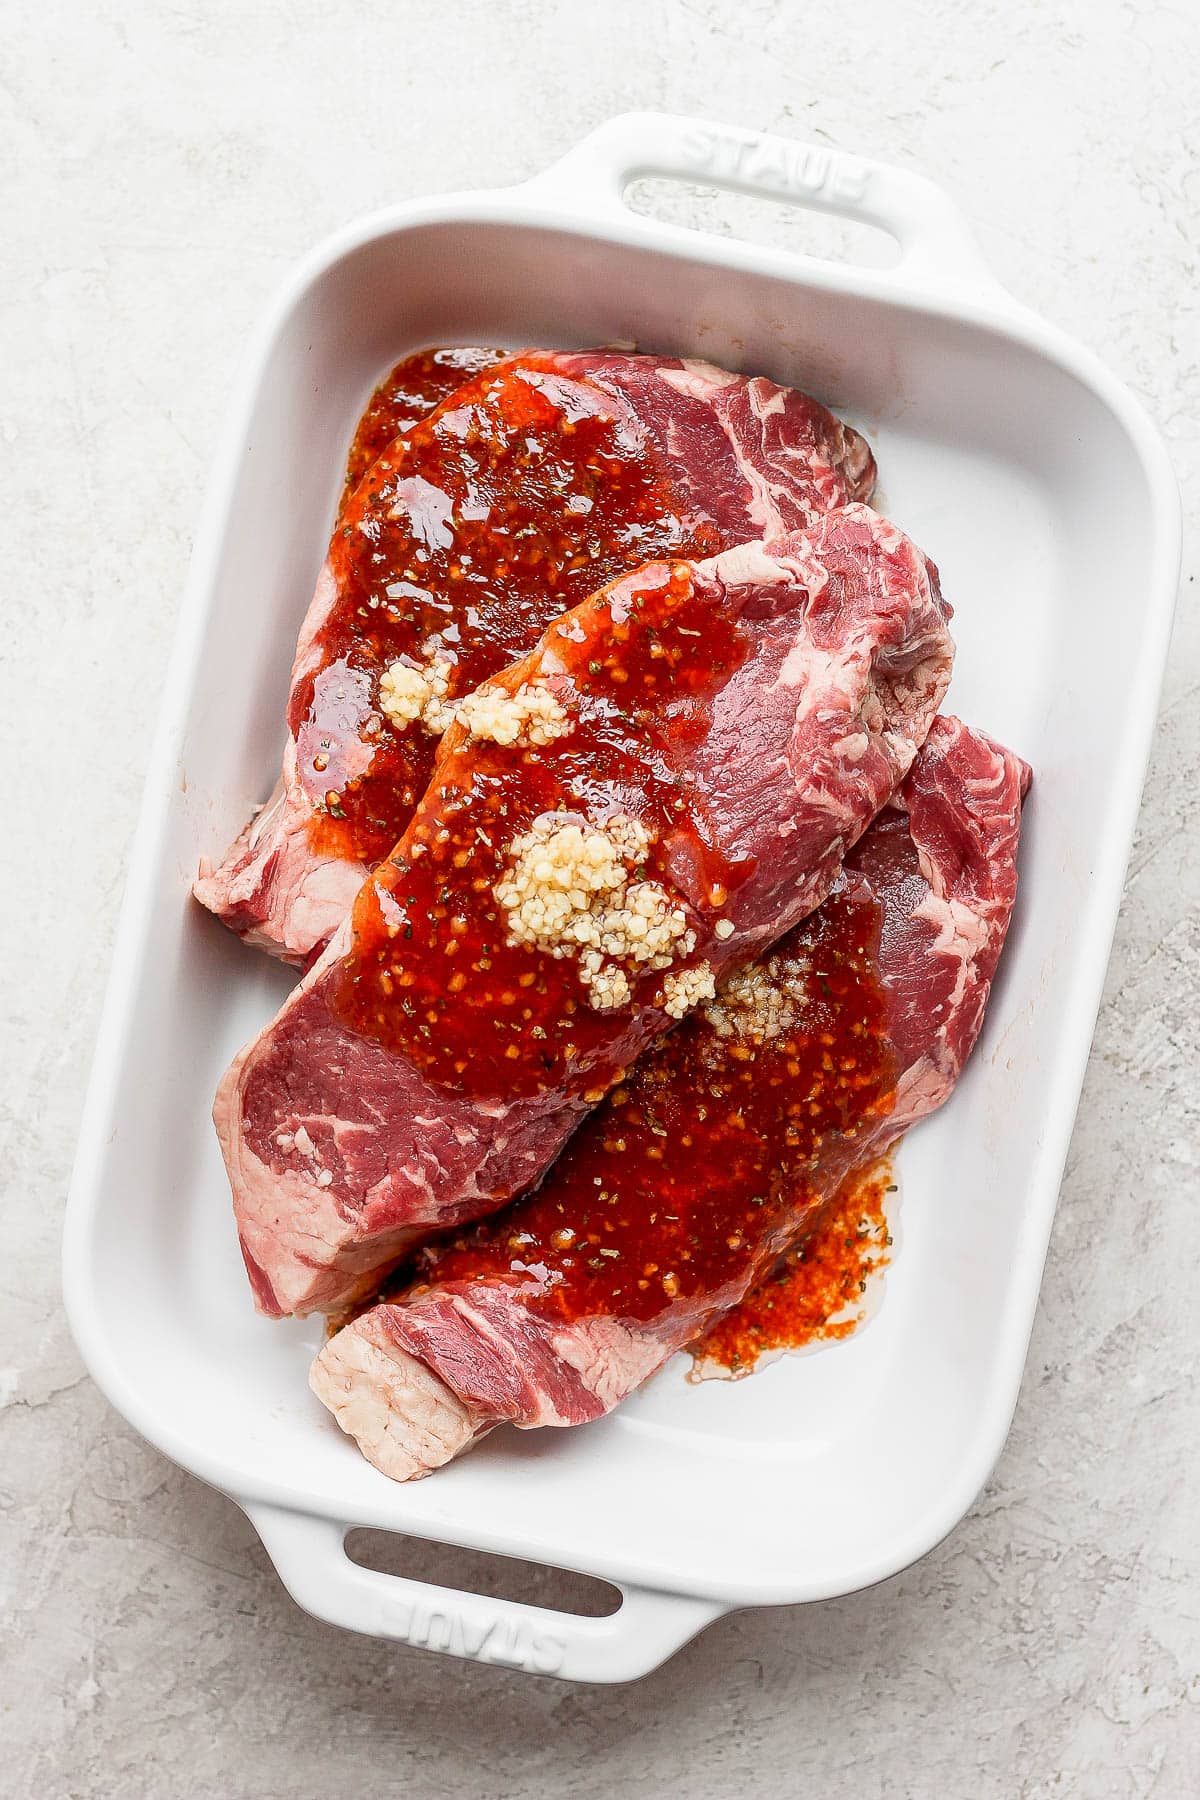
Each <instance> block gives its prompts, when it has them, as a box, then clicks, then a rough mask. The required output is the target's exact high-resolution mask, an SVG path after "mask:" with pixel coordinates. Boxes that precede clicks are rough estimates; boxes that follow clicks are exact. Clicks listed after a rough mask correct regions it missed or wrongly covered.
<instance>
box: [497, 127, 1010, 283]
mask: <svg viewBox="0 0 1200 1800" xmlns="http://www.w3.org/2000/svg"><path fill="white" fill-rule="evenodd" d="M645 176H663V177H667V178H672V177H674V178H675V179H678V180H685V181H700V182H703V183H705V184H707V185H713V186H717V187H724V188H732V189H733V190H734V191H735V192H738V193H743V194H752V195H755V196H757V197H758V198H760V199H769V200H782V201H787V202H791V203H792V204H793V205H796V206H801V207H806V208H808V209H810V210H811V211H814V212H824V213H833V214H836V215H837V216H839V217H841V218H846V219H853V220H857V222H858V223H859V224H861V225H874V226H876V227H877V228H878V229H879V230H881V231H885V232H886V233H887V234H888V236H889V237H891V238H893V239H894V240H895V241H896V243H897V244H899V246H900V258H899V261H898V262H897V263H896V264H895V265H894V266H893V268H892V269H890V270H882V271H881V270H873V271H872V273H873V274H874V275H876V276H881V277H886V276H888V275H891V276H896V275H900V276H904V277H909V278H912V279H914V280H918V281H920V282H921V283H922V284H923V285H926V286H928V285H930V284H936V286H937V287H938V288H944V287H945V286H946V284H947V283H948V282H951V283H954V284H955V285H957V286H965V287H969V288H973V289H976V290H978V289H981V288H983V289H987V290H989V291H990V292H991V293H992V294H995V293H998V292H1002V291H1003V290H1002V289H1001V288H1000V284H999V283H998V282H997V280H996V277H995V276H994V275H993V274H992V272H991V270H990V269H989V268H988V266H987V263H986V262H985V260H984V258H983V254H982V252H981V251H980V249H979V246H978V244H977V243H976V241H975V237H974V234H973V233H972V231H971V228H970V226H969V225H968V224H967V221H966V219H965V218H964V217H963V215H962V213H961V212H960V211H959V209H958V207H957V206H956V205H955V203H954V201H953V200H952V199H951V198H950V196H949V194H948V193H947V192H946V191H945V189H944V188H941V187H939V186H938V185H937V183H936V182H933V181H930V180H929V179H928V178H927V177H926V176H924V175H918V174H916V173H915V172H914V171H913V170H911V169H901V168H897V167H895V166H894V165H893V164H890V163H883V162H876V161H874V160H872V159H871V158H869V157H862V156H851V155H849V154H848V153H847V152H846V151H843V150H835V149H833V148H832V147H831V146H829V145H825V144H807V143H804V142H803V141H801V140H799V139H796V138H786V137H780V136H778V135H777V134H775V133H772V132H768V131H752V130H749V129H748V128H746V127H743V126H740V125H721V124H717V123H714V122H713V121H712V120H711V119H690V118H685V117H683V116H681V115H678V114H674V113H652V112H642V113H622V114H620V115H619V116H618V117H617V118H615V119H609V120H607V121H606V123H605V124H603V125H600V126H598V127H597V129H596V130H595V131H593V132H590V133H589V134H588V136H587V137H585V138H584V139H583V140H582V142H580V143H578V144H576V145H575V147H574V149H572V150H568V152H567V154H566V155H565V156H563V157H561V158H560V159H559V161H558V162H556V163H554V164H553V165H552V166H551V167H550V168H549V169H546V170H545V171H543V173H542V174H540V175H535V176H534V177H533V179H532V180H530V181H528V182H526V183H525V184H524V186H523V187H522V188H521V189H520V192H521V193H522V194H526V195H533V196H535V197H537V198H546V199H554V200H557V201H559V202H562V203H566V204H569V205H570V206H571V208H572V210H573V211H574V212H575V213H576V214H578V213H579V212H580V211H581V210H584V209H587V210H591V211H593V212H599V213H600V214H602V215H608V216H609V217H611V216H613V215H614V214H617V215H620V216H623V217H625V218H628V216H629V211H630V209H629V208H628V206H627V205H626V202H625V190H626V188H627V187H628V186H629V183H630V182H631V181H635V180H637V179H639V178H640V177H645ZM581 203H582V206H581Z"/></svg>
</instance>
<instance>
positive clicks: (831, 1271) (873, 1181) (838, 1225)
mask: <svg viewBox="0 0 1200 1800" xmlns="http://www.w3.org/2000/svg"><path fill="white" fill-rule="evenodd" d="M895 1192H896V1185H895V1182H894V1181H893V1179H892V1165H891V1163H890V1161H889V1160H888V1158H887V1157H882V1158H881V1159H880V1160H879V1161H878V1162H876V1163H872V1164H871V1165H870V1167H869V1168H866V1169H862V1170H858V1171H856V1172H855V1173H854V1174H853V1175H851V1176H850V1177H849V1179H848V1180H847V1181H846V1182H845V1183H843V1185H842V1187H841V1188H840V1189H839V1191H838V1193H837V1195H836V1197H835V1198H834V1199H833V1200H832V1201H830V1203H829V1205H828V1206H827V1207H826V1208H824V1209H823V1210H822V1211H821V1212H820V1214H819V1215H818V1217H817V1221H816V1223H815V1224H814V1225H813V1227H812V1229H811V1230H810V1231H809V1232H807V1233H806V1234H805V1236H804V1237H803V1238H801V1240H800V1242H799V1243H798V1244H795V1245H793V1246H792V1248H791V1249H790V1250H786V1251H785V1252H784V1254H783V1255H782V1256H781V1257H780V1259H779V1262H778V1263H777V1264H776V1266H775V1268H774V1269H772V1271H771V1272H770V1274H769V1275H767V1276H766V1277H764V1279H763V1280H762V1281H760V1282H759V1283H758V1285H757V1286H756V1287H754V1288H752V1289H751V1290H750V1292H749V1293H748V1294H747V1295H746V1298H745V1299H744V1300H742V1301H741V1302H740V1303H739V1304H738V1305H737V1306H734V1307H732V1308H731V1309H730V1310H729V1312H727V1313H723V1314H722V1316H721V1317H720V1318H719V1319H718V1320H717V1322H716V1324H715V1325H712V1326H710V1328H709V1330H708V1331H707V1332H706V1333H705V1335H704V1337H702V1338H701V1339H700V1341H699V1343H697V1344H694V1345H693V1346H692V1356H693V1358H694V1360H695V1372H696V1375H698V1376H701V1377H703V1376H705V1375H711V1374H714V1373H716V1372H717V1371H720V1372H722V1373H724V1374H727V1375H732V1376H735V1377H737V1376H741V1375H750V1374H752V1373H753V1371H754V1368H755V1366H756V1364H757V1363H758V1360H759V1358H760V1357H762V1356H769V1355H772V1354H774V1353H777V1352H779V1351H781V1350H802V1349H805V1348H806V1347H808V1346H810V1345H816V1344H820V1343H829V1342H833V1341H835V1340H837V1339H840V1338H845V1337H849V1336H850V1334H851V1332H853V1331H857V1329H858V1327H859V1325H860V1324H861V1323H862V1318H863V1308H864V1306H865V1304H866V1298H867V1290H868V1287H869V1284H870V1282H871V1280H872V1279H873V1278H878V1276H879V1275H881V1274H882V1272H883V1270H884V1269H885V1268H886V1267H887V1265H888V1263H889V1262H890V1261H891V1257H890V1255H889V1251H890V1250H891V1247H892V1234H891V1231H890V1229H889V1226H888V1201H889V1197H890V1196H891V1195H892V1194H894V1193H895Z"/></svg>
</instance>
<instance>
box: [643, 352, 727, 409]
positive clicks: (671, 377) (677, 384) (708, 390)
mask: <svg viewBox="0 0 1200 1800" xmlns="http://www.w3.org/2000/svg"><path fill="white" fill-rule="evenodd" d="M682 362H683V367H682V368H680V369H664V368H662V367H661V365H660V367H659V368H658V369H656V370H655V373H656V374H657V376H658V378H659V380H660V381H665V382H666V384H667V386H668V387H672V388H674V389H675V392H676V393H677V394H684V395H686V396H687V398H688V399H690V400H707V399H708V398H709V397H710V395H711V394H712V393H713V391H714V390H715V389H716V390H719V389H720V388H727V387H732V386H733V384H734V382H736V381H740V380H741V376H740V375H735V374H733V372H732V371H731V370H730V369H718V367H717V365H716V364H715V363H710V362H705V361H704V360H703V359H702V358H700V357H696V356H685V357H684V358H683V359H682Z"/></svg>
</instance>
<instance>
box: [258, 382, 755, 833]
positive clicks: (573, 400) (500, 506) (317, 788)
mask: <svg viewBox="0 0 1200 1800" xmlns="http://www.w3.org/2000/svg"><path fill="white" fill-rule="evenodd" d="M677 508H678V501H677V499H676V496H675V491H674V483H673V480H672V477H671V473H670V470H669V469H668V468H667V467H666V466H665V465H664V464H663V463H662V462H661V460H660V459H659V457H658V454H657V452H656V451H655V450H654V449H653V448H652V446H651V445H650V443H649V440H648V439H647V437H646V435H645V433H644V432H643V430H642V429H641V427H640V426H639V425H638V424H637V423H636V421H634V420H633V419H632V418H631V417H629V416H627V415H626V414H625V413H624V412H623V411H622V409H621V406H620V404H619V403H618V402H617V401H616V400H612V399H610V398H609V397H608V396H607V395H604V394H602V393H601V392H600V391H599V390H598V389H595V388H591V387H588V386H587V385H586V384H583V383H580V382H577V381H568V380H565V379H563V378H562V377H560V376H557V375H555V374H553V373H545V372H541V371H540V370H539V368H538V366H537V358H536V357H529V356H525V357H523V358H522V359H521V362H520V364H515V363H505V364H502V365H500V366H498V367H497V368H495V369H493V370H490V371H487V372H485V373H483V374H481V375H479V376H476V377H475V378H474V379H473V380H471V381H470V382H469V383H468V384H467V385H466V386H465V387H463V388H462V389H461V390H460V391H459V393H458V395H457V397H455V398H453V399H452V400H451V402H450V403H448V404H446V405H444V406H442V407H441V408H439V409H438V411H436V412H435V413H433V414H432V415H431V416H430V417H429V418H428V419H425V420H423V421H422V422H420V423H418V424H417V425H416V426H414V427H413V428H412V429H411V430H410V431H409V432H408V433H407V435H406V436H403V437H401V438H399V439H397V440H396V441H395V443H394V444H393V445H391V446H389V447H388V448H387V449H386V450H385V451H384V452H383V453H382V454H381V455H379V456H378V457H377V458H376V460H375V461H374V462H373V463H372V464H371V466H370V468H369V469H368V471H367V473H366V475H365V477H364V479H363V480H362V481H361V482H360V483H359V485H358V487H357V488H356V490H355V492H354V494H353V496H352V497H351V499H350V501H349V503H348V505H347V506H346V508H345V511H344V512H343V514H342V517H341V519H340V520H339V523H338V526H337V529H336V530H335V533H334V537H333V540H332V543H331V546H330V553H329V562H330V568H331V571H332V574H333V577H334V579H335V582H336V584H337V589H338V599H337V601H336V603H335V605H334V608H333V610H332V612H331V614H330V616H329V618H328V620H327V622H326V624H325V627H324V629H323V630H322V632H321V633H320V634H319V637H318V648H319V651H320V657H321V669H320V670H319V671H318V673H317V674H316V675H315V676H310V677H309V679H308V680H306V681H303V682H300V683H298V684H297V687H296V689H295V690H294V692H293V694H292V698H291V702H290V706H289V724H290V727H291V729H292V732H293V735H294V736H295V737H296V739H297V743H298V747H299V765H298V766H299V774H300V779H301V781H302V782H303V783H304V786H305V789H306V792H307V793H308V796H309V798H310V801H311V802H312V804H313V807H314V809H315V810H314V817H313V819H312V821H311V824H310V834H311V837H312V840H313V843H314V847H315V848H317V849H318V850H320V851H323V852H325V853H328V854H330V855H334V856H341V857H348V858H355V859H358V860H360V861H362V862H365V863H367V864H369V865H370V864H374V863H376V862H378V861H379V860H380V858H382V857H383V856H385V855H386V854H387V852H388V851H389V850H390V849H391V847H392V845H393V844H394V843H395V842H396V840H397V839H398V838H399V836H400V834H401V832H402V831H403V829H404V827H405V826H406V825H407V823H408V821H409V819H410V817H411V815H412V810H413V807H414V806H415V805H416V802H417V800H418V799H419V797H420V795H421V794H422V792H423V791H424V789H425V787H426V785H427V783H428V780H429V777H430V773H431V771H432V767H433V761H434V755H435V751H436V747H437V738H436V736H435V735H434V734H433V733H432V732H430V731H429V730H427V729H426V728H425V727H424V726H423V725H422V724H421V723H420V722H419V721H414V722H413V723H411V724H409V725H407V726H404V727H402V728H397V727H396V726H395V725H393V724H392V722H391V721H390V720H389V719H388V718H387V717H386V715H385V714H384V713H383V712H382V711H380V710H378V708H377V705H376V694H377V686H378V680H379V675H380V673H381V671H382V670H383V669H384V668H386V667H387V666H388V665H389V664H391V663H392V662H393V661H394V660H395V659H397V658H400V657H408V658H410V659H412V660H413V661H414V662H415V663H417V664H418V665H421V666H427V665H428V664H429V663H430V661H431V660H432V659H433V658H434V657H442V658H445V659H447V660H449V661H450V662H451V663H452V665H453V667H452V671H451V676H450V684H449V697H451V698H453V697H454V696H455V695H459V694H463V693H466V692H468V691H469V690H470V689H472V688H474V687H476V686H477V685H478V684H479V683H480V682H481V681H482V680H484V679H485V677H487V676H489V675H491V674H493V673H494V672H495V671H496V670H498V669H500V668H502V667H503V666H504V665H505V664H507V663H509V662H511V661H513V660H514V659H515V658H517V657H519V656H523V655H524V654H526V652H527V651H528V650H529V649H530V647H531V646H532V645H533V644H534V643H535V642H536V640H537V638H538V637H539V636H540V634H541V632H542V631H543V630H544V628H545V627H546V625H547V624H548V623H549V621H550V620H551V619H552V618H554V617H556V616H557V615H558V614H559V613H561V612H563V611H565V610H566V609H567V608H569V607H571V606H574V605H576V604H577V603H578V602H579V601H581V600H582V599H584V598H585V597H586V596H587V595H588V594H590V593H592V592H593V591H594V590H595V589H596V588H598V587H600V586H601V585H603V584H604V583H606V582H608V581H610V580H612V579H614V578H615V577H616V576H618V575H622V574H625V573H628V572H629V571H631V570H633V569H635V568H637V567H638V566H639V565H641V564H642V563H644V562H647V561H650V560H651V559H653V558H655V557H659V556H676V555H686V556H697V557H702V556H706V555H709V554H712V553H714V552H715V551H717V550H718V549H720V548H721V544H720V542H719V538H718V533H717V531H716V528H715V526H714V525H713V524H712V522H711V521H710V520H708V519H707V518H705V517H699V516H695V515H688V516H681V515H680V513H679V511H678V510H677ZM347 738H349V742H350V746H351V749H352V752H353V754H352V755H346V754H341V755H339V753H338V746H339V744H342V745H345V742H346V740H347Z"/></svg>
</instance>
